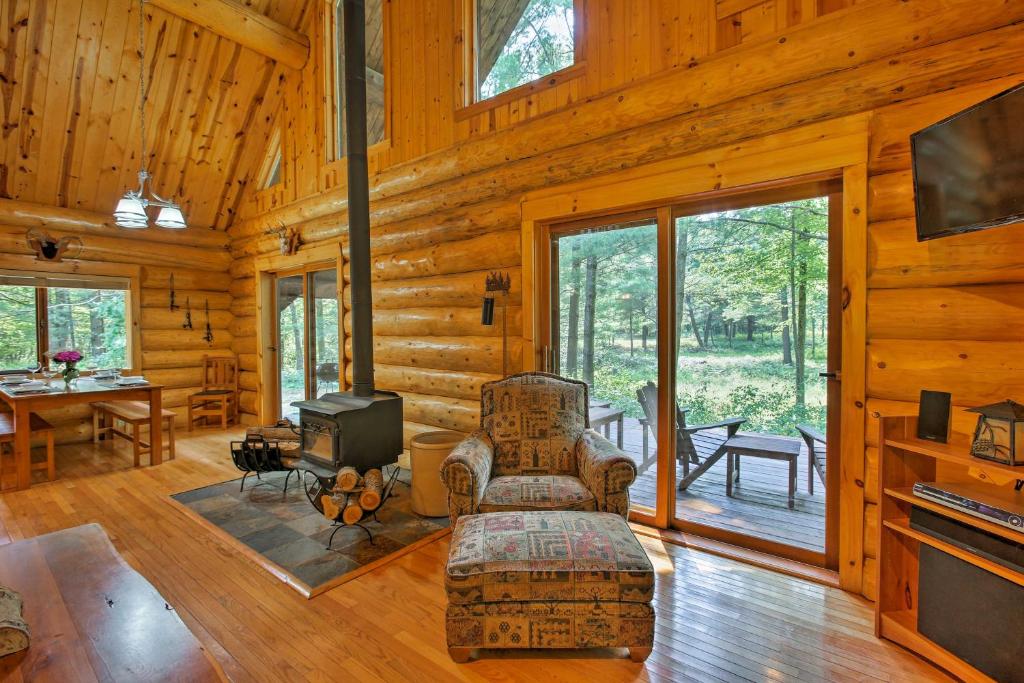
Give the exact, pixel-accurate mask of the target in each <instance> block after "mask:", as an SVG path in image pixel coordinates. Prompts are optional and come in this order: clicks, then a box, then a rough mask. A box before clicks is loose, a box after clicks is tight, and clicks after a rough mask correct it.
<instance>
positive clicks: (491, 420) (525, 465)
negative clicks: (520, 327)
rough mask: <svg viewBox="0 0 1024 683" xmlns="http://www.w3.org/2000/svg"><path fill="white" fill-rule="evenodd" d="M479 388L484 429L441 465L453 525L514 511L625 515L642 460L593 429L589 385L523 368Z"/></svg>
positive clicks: (462, 444) (481, 426) (465, 441)
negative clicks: (482, 514) (464, 517)
mask: <svg viewBox="0 0 1024 683" xmlns="http://www.w3.org/2000/svg"><path fill="white" fill-rule="evenodd" d="M480 393H481V397H480V429H479V430H477V431H476V432H474V433H473V434H471V435H470V436H469V437H467V438H466V439H465V440H464V441H462V442H461V443H460V444H459V445H458V446H456V447H455V450H453V451H452V453H451V455H449V456H448V458H447V459H445V461H444V463H442V465H441V479H442V480H443V481H444V483H445V485H446V486H447V487H448V515H449V516H450V517H451V520H452V524H455V521H456V520H457V519H458V518H459V517H460V516H462V515H471V514H476V513H480V512H501V511H508V510H596V511H600V512H615V513H617V514H620V515H622V516H623V517H625V516H626V514H627V512H628V511H629V485H630V484H632V483H633V480H634V479H636V465H635V464H634V463H633V461H632V460H631V459H630V458H629V457H627V456H626V454H625V453H623V452H622V451H620V450H619V449H618V448H616V447H615V446H614V445H612V444H611V443H610V442H609V441H608V440H607V439H605V438H604V437H603V436H601V435H600V434H598V433H597V432H596V431H594V430H592V429H590V420H589V417H588V403H589V401H588V397H587V385H586V384H584V383H583V382H577V381H575V380H570V379H565V378H562V377H558V376H557V375H549V374H547V373H541V372H524V373H522V374H518V375H512V376H511V377H508V378H506V379H503V380H501V381H498V382H488V383H487V384H484V385H483V388H482V389H481V392H480Z"/></svg>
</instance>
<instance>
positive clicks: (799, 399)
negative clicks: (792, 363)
mask: <svg viewBox="0 0 1024 683" xmlns="http://www.w3.org/2000/svg"><path fill="white" fill-rule="evenodd" d="M806 340H807V263H806V262H801V263H800V280H799V284H797V290H796V340H795V345H796V349H795V351H796V354H795V355H796V404H797V405H798V406H802V405H804V403H805V402H806V392H807V387H806V384H807V383H806V378H805V373H806V367H805V364H804V342H805V341H806Z"/></svg>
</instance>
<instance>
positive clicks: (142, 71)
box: [139, 0, 148, 191]
mask: <svg viewBox="0 0 1024 683" xmlns="http://www.w3.org/2000/svg"><path fill="white" fill-rule="evenodd" d="M145 3H146V0H139V136H140V138H141V143H142V144H141V145H140V146H139V149H140V150H141V155H142V156H141V158H140V159H139V168H140V169H141V170H140V171H139V176H140V178H139V180H140V181H141V180H143V178H142V176H143V174H146V175H148V174H147V173H146V166H147V164H146V161H147V160H146V18H145V15H146V11H145ZM140 185H141V183H140ZM140 191H141V190H140Z"/></svg>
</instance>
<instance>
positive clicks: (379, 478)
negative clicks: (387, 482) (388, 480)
mask: <svg viewBox="0 0 1024 683" xmlns="http://www.w3.org/2000/svg"><path fill="white" fill-rule="evenodd" d="M383 493H384V475H383V474H382V473H381V471H380V470H368V471H367V472H366V474H365V475H364V476H363V492H362V493H360V494H359V507H361V508H363V509H364V510H367V511H373V510H376V509H377V508H379V507H380V502H381V497H382V495H383Z"/></svg>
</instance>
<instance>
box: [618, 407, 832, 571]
mask: <svg viewBox="0 0 1024 683" xmlns="http://www.w3.org/2000/svg"><path fill="white" fill-rule="evenodd" d="M614 429H615V428H614V427H613V428H612V434H611V437H612V440H613V441H614V439H615V431H614ZM641 430H642V428H641V427H640V423H639V422H637V421H636V420H635V419H632V418H626V420H625V431H624V434H623V449H624V450H625V451H626V453H628V454H629V455H630V456H633V458H634V459H635V460H636V462H637V463H638V464H639V463H640V462H642V460H643V455H642V454H643V443H642V438H643V433H642V431H641ZM724 440H725V430H714V431H708V432H703V433H700V434H696V435H694V437H693V441H694V446H696V447H697V451H698V452H699V453H700V454H701V456H702V457H706V456H707V455H709V454H711V453H713V452H714V451H715V450H716V449H717V448H718V446H719V445H720V444H721V443H722V441H724ZM654 448H655V446H654V439H653V438H651V449H652V453H653V451H654ZM676 469H677V471H676V480H677V482H678V480H679V479H681V478H682V476H683V470H682V467H678V466H677V468H676ZM741 471H742V477H741V480H740V481H739V482H738V483H737V484H736V486H735V488H734V490H733V496H732V497H731V498H730V497H728V496H726V495H725V458H722V459H721V460H719V461H718V462H717V463H715V465H714V466H713V467H712V468H711V469H709V470H708V471H707V472H705V473H704V475H703V476H701V477H700V478H699V479H697V481H695V482H694V483H693V484H691V485H690V487H689V489H687V490H686V491H679V490H678V489H676V514H677V515H678V516H679V517H680V518H683V519H686V520H688V521H691V522H698V523H700V524H707V525H709V526H714V527H718V528H720V529H727V530H729V531H735V532H739V533H744V534H749V535H751V536H755V537H758V538H764V539H768V540H772V541H777V542H779V543H785V544H787V545H792V546H795V547H798V548H805V549H808V550H818V551H821V550H824V548H825V486H824V484H822V482H821V480H820V479H815V481H814V495H813V496H812V495H810V494H808V493H807V449H806V447H804V448H802V449H801V451H800V461H799V463H798V465H797V493H796V506H795V508H794V509H792V510H790V509H789V508H788V507H787V506H786V500H787V488H786V487H787V479H786V477H787V473H788V465H787V464H786V463H784V462H780V461H775V460H766V459H764V458H751V457H745V458H743V461H742V465H741ZM656 477H657V467H656V466H653V465H652V466H651V467H650V468H648V469H647V470H646V471H645V472H643V473H642V474H641V475H640V476H639V477H638V478H637V481H636V483H635V484H633V487H632V488H631V489H630V497H631V499H632V502H633V504H635V505H643V506H646V507H654V501H655V480H656ZM815 477H817V474H815Z"/></svg>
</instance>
